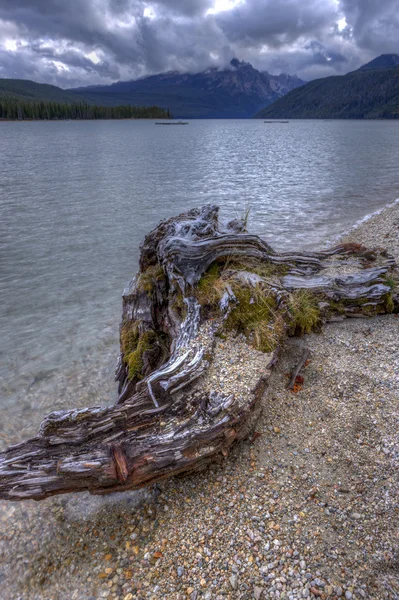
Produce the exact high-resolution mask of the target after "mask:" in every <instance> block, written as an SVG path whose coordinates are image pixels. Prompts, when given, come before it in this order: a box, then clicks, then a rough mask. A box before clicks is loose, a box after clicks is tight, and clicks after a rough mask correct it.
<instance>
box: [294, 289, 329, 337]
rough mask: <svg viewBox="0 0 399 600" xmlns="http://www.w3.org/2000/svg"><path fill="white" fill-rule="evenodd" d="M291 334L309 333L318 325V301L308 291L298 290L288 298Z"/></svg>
mask: <svg viewBox="0 0 399 600" xmlns="http://www.w3.org/2000/svg"><path fill="white" fill-rule="evenodd" d="M287 304H288V311H289V313H290V316H291V329H292V331H293V333H299V334H303V333H310V332H311V331H313V330H314V329H316V328H317V327H318V326H319V325H320V321H321V319H320V309H319V306H318V300H317V298H316V297H315V295H314V294H312V293H311V292H310V291H308V290H298V291H296V292H294V293H293V294H290V296H289V298H288V302H287Z"/></svg>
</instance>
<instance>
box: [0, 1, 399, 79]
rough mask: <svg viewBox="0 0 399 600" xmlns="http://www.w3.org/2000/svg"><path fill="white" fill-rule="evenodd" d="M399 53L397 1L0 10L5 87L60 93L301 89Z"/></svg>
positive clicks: (62, 5) (0, 6) (47, 5)
mask: <svg viewBox="0 0 399 600" xmlns="http://www.w3.org/2000/svg"><path fill="white" fill-rule="evenodd" d="M383 53H399V0H146V1H144V0H0V77H11V78H21V79H32V80H34V81H38V82H42V83H52V84H54V85H59V86H61V87H63V88H68V87H74V86H80V85H92V84H108V83H112V82H113V81H118V80H129V79H136V78H138V77H143V76H145V75H150V74H154V73H160V72H164V71H170V70H177V71H183V72H185V71H189V72H192V73H195V72H199V71H202V70H204V69H207V68H209V67H219V68H225V67H226V66H227V65H228V64H229V62H230V60H231V59H232V58H238V59H239V60H244V61H247V62H250V63H251V64H252V65H253V66H254V67H255V68H257V69H259V70H262V71H269V72H270V73H273V74H278V73H281V72H285V73H290V74H297V75H298V76H299V77H301V78H302V79H305V80H311V79H315V78H318V77H325V76H328V75H335V74H344V73H347V72H348V71H352V70H354V69H356V68H358V67H359V66H361V65H362V64H364V63H366V62H368V61H369V60H372V59H373V58H375V57H376V56H378V55H380V54H383Z"/></svg>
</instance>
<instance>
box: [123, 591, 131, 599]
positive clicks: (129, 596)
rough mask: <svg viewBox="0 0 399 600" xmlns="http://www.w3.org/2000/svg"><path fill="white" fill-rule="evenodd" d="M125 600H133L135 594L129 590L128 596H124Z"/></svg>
mask: <svg viewBox="0 0 399 600" xmlns="http://www.w3.org/2000/svg"><path fill="white" fill-rule="evenodd" d="M123 600H133V594H131V593H130V592H129V593H128V594H126V596H125V597H124V598H123Z"/></svg>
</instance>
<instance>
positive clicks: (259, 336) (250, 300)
mask: <svg viewBox="0 0 399 600" xmlns="http://www.w3.org/2000/svg"><path fill="white" fill-rule="evenodd" d="M233 292H234V294H235V296H236V298H237V300H238V304H237V305H236V306H235V307H234V308H233V309H232V311H231V312H230V314H229V316H228V317H227V320H226V322H225V326H226V329H227V330H233V331H237V332H238V333H243V334H244V335H246V336H247V337H248V338H249V340H250V341H251V342H252V344H253V345H254V347H255V348H256V349H257V350H261V351H262V352H271V351H272V350H274V348H275V347H276V345H277V343H278V341H279V338H280V335H281V333H282V332H283V330H284V324H283V320H282V317H281V315H279V313H278V312H277V301H276V298H275V297H274V296H272V295H268V294H267V293H266V292H265V291H264V290H263V289H261V288H260V286H256V288H249V287H243V286H239V285H237V284H236V285H234V286H233Z"/></svg>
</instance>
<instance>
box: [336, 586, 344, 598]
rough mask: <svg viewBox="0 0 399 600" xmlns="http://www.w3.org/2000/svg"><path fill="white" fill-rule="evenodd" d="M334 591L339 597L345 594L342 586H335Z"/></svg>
mask: <svg viewBox="0 0 399 600" xmlns="http://www.w3.org/2000/svg"><path fill="white" fill-rule="evenodd" d="M334 592H335V595H336V596H338V598H340V597H341V596H342V594H343V591H342V587H339V586H338V587H336V588H334Z"/></svg>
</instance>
